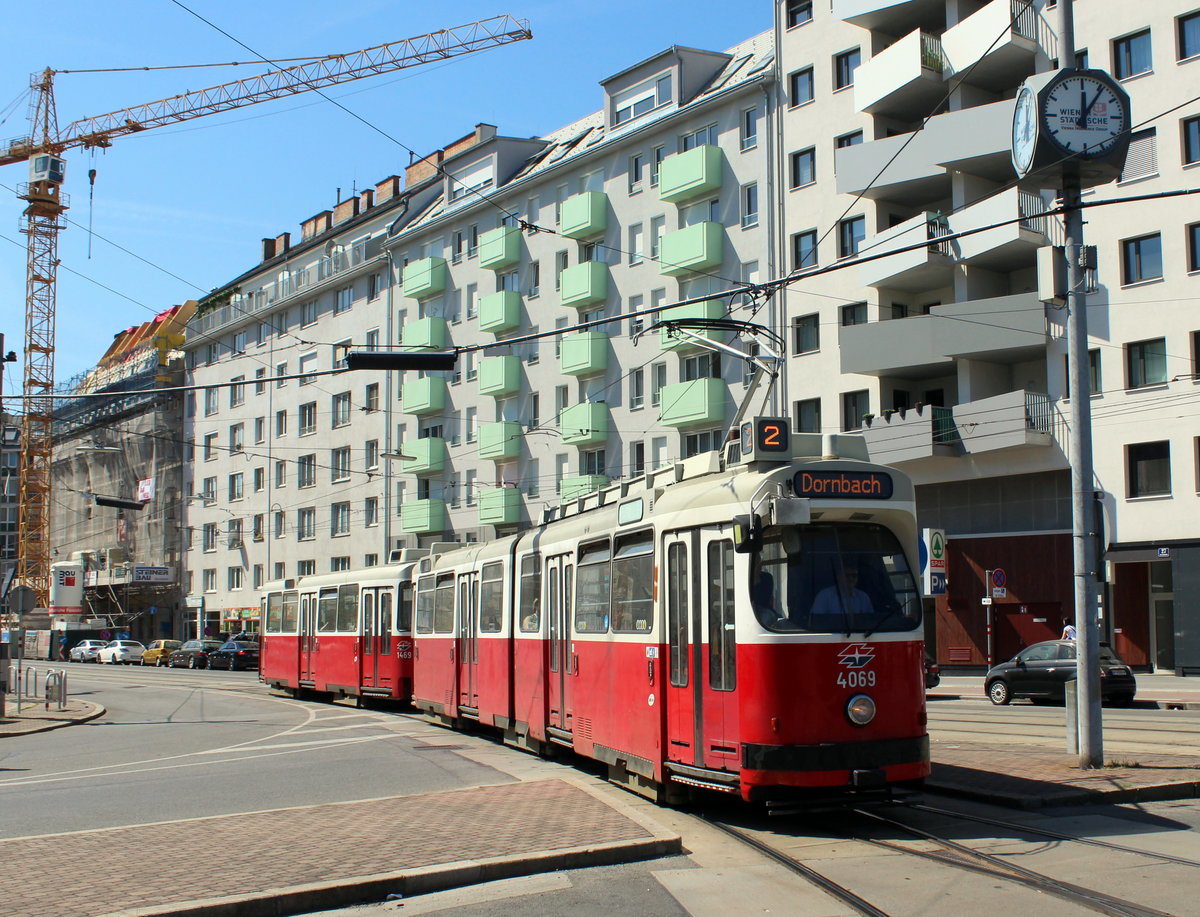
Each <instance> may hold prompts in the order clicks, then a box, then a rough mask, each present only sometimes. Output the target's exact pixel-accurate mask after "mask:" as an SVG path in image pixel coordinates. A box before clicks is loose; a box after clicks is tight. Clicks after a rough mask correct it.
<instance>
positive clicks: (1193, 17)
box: [1175, 13, 1200, 60]
mask: <svg viewBox="0 0 1200 917" xmlns="http://www.w3.org/2000/svg"><path fill="white" fill-rule="evenodd" d="M1175 22H1176V26H1177V31H1176V34H1177V35H1178V37H1179V59H1180V60H1187V59H1188V58H1189V57H1195V56H1196V55H1197V54H1200V13H1188V14H1187V15H1186V16H1180V17H1179V18H1178V19H1177V20H1175Z"/></svg>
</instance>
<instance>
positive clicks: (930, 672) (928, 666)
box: [925, 656, 942, 690]
mask: <svg viewBox="0 0 1200 917" xmlns="http://www.w3.org/2000/svg"><path fill="white" fill-rule="evenodd" d="M941 683H942V667H941V666H940V665H938V664H937V663H936V662H934V661H933V659H932V658H931V657H929V656H926V657H925V689H926V690H928V689H929V688H936V687H937V686H938V685H940V684H941Z"/></svg>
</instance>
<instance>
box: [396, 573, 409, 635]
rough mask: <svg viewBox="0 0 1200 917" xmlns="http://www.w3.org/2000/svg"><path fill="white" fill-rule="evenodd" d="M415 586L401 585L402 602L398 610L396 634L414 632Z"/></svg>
mask: <svg viewBox="0 0 1200 917" xmlns="http://www.w3.org/2000/svg"><path fill="white" fill-rule="evenodd" d="M412 613H413V585H412V583H401V584H400V602H399V603H398V607H397V608H396V633H398V634H407V633H409V632H411V631H412Z"/></svg>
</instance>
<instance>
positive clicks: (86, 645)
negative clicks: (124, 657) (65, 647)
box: [67, 640, 108, 662]
mask: <svg viewBox="0 0 1200 917" xmlns="http://www.w3.org/2000/svg"><path fill="white" fill-rule="evenodd" d="M106 646H108V641H107V640H80V641H79V642H78V643H76V644H75V645H74V646H73V647H71V652H70V653H68V654H67V658H68V659H70V660H71V662H95V661H96V654H97V653H98V652H100V651H101V650H102V649H104V647H106Z"/></svg>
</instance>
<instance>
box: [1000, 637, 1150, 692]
mask: <svg viewBox="0 0 1200 917" xmlns="http://www.w3.org/2000/svg"><path fill="white" fill-rule="evenodd" d="M1074 678H1075V641H1074V640H1047V641H1046V642H1045V643H1035V644H1033V646H1027V647H1025V649H1023V650H1021V652H1019V653H1017V655H1015V656H1014V657H1013V658H1012V659H1010V660H1008V662H1002V663H1000V664H999V665H997V666H993V667H992V668H991V669H990V670H988V673H987V677H986V679H985V681H984V688H985V690H986V691H987V696H988V697H989V698H990V699H991V701H992V703H993V704H1007V703H1008V702H1009V701H1011V700H1012V699H1013V698H1017V697H1028V698H1030V699H1031V700H1033V702H1034V703H1038V702H1043V701H1062V700H1063V699H1064V698H1065V696H1066V684H1067V682H1068V681H1070V680H1072V679H1074ZM1136 693H1137V682H1136V680H1135V679H1134V677H1133V672H1132V671H1130V668H1129V666H1127V665H1126V664H1125V663H1124V662H1122V661H1121V660H1120V659H1118V658H1117V655H1116V653H1114V652H1113V651H1112V649H1111V648H1110V647H1109V646H1108V645H1107V644H1104V643H1102V644H1100V699H1101V700H1103V701H1111V702H1112V703H1115V704H1130V703H1133V696H1134V694H1136Z"/></svg>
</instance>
